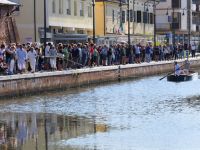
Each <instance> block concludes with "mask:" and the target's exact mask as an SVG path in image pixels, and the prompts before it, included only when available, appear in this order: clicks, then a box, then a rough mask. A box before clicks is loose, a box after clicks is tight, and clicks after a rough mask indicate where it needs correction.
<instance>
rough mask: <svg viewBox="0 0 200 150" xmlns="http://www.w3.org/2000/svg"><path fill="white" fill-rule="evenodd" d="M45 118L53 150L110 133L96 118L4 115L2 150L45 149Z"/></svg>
mask: <svg viewBox="0 0 200 150" xmlns="http://www.w3.org/2000/svg"><path fill="white" fill-rule="evenodd" d="M45 117H46V118H45ZM45 119H46V121H47V123H46V125H47V135H48V136H47V137H48V149H49V150H56V149H58V146H57V145H56V142H59V141H62V140H68V139H72V138H77V137H84V136H86V135H90V134H95V133H97V132H106V131H107V130H108V128H107V126H106V125H104V124H96V123H95V120H94V119H89V118H85V117H78V116H64V115H55V114H35V113H30V114H22V113H1V114H0V149H1V150H27V149H29V150H45V149H46V148H45V146H46V145H45V140H46V139H45V133H44V131H45V130H44V121H45ZM67 148H68V149H74V148H70V147H67ZM59 149H61V148H59ZM65 149H66V147H65Z"/></svg>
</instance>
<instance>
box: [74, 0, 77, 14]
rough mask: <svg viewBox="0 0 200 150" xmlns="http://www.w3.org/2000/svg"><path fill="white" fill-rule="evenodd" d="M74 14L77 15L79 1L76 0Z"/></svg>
mask: <svg viewBox="0 0 200 150" xmlns="http://www.w3.org/2000/svg"><path fill="white" fill-rule="evenodd" d="M74 16H77V1H74Z"/></svg>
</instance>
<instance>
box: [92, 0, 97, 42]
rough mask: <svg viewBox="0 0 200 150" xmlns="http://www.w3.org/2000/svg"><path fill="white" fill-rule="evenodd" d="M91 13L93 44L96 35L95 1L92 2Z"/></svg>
mask: <svg viewBox="0 0 200 150" xmlns="http://www.w3.org/2000/svg"><path fill="white" fill-rule="evenodd" d="M92 11H93V43H96V39H95V37H96V33H95V29H96V27H95V0H92Z"/></svg>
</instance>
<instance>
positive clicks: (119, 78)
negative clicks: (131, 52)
mask: <svg viewBox="0 0 200 150" xmlns="http://www.w3.org/2000/svg"><path fill="white" fill-rule="evenodd" d="M120 73H121V67H120V65H119V67H118V81H119V82H120V81H121V75H120Z"/></svg>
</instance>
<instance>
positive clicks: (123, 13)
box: [122, 11, 125, 23]
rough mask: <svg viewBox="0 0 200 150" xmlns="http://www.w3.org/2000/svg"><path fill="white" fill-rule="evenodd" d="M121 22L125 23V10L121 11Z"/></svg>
mask: <svg viewBox="0 0 200 150" xmlns="http://www.w3.org/2000/svg"><path fill="white" fill-rule="evenodd" d="M122 23H125V11H122Z"/></svg>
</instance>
